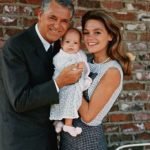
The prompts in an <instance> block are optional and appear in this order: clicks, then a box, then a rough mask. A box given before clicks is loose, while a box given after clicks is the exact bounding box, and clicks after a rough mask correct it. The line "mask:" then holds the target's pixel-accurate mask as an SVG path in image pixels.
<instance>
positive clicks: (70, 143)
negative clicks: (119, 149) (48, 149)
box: [60, 10, 131, 150]
mask: <svg viewBox="0 0 150 150" xmlns="http://www.w3.org/2000/svg"><path fill="white" fill-rule="evenodd" d="M82 30H83V39H84V42H85V45H86V47H87V49H88V52H89V53H91V54H93V59H92V60H91V62H90V63H89V65H90V70H91V78H92V79H93V82H92V84H91V86H90V87H89V89H88V91H86V92H85V96H84V97H83V101H82V105H81V107H80V109H79V113H80V117H81V119H80V118H79V119H77V120H75V121H74V126H78V127H81V128H82V134H81V135H79V136H77V137H75V138H74V137H71V136H70V135H68V134H67V133H64V132H63V133H62V134H61V141H60V149H61V150H107V144H106V139H105V137H104V133H103V128H102V121H103V119H104V117H105V116H106V115H107V113H108V112H109V110H110V109H111V107H112V106H113V104H114V102H115V101H116V99H117V97H118V96H119V94H120V92H121V90H122V84H123V74H125V75H130V73H131V67H130V66H131V65H130V64H131V63H130V59H129V57H128V56H127V55H126V54H125V52H124V51H123V49H121V35H120V29H119V26H118V25H117V22H116V21H115V20H114V18H112V17H111V16H110V15H108V13H106V12H105V11H102V10H95V11H89V12H87V13H86V14H85V15H84V16H83V18H82Z"/></svg>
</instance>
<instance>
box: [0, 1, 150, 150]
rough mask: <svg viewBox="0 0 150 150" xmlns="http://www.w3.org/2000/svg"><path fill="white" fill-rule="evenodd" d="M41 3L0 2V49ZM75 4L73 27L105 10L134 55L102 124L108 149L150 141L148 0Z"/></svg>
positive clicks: (29, 20) (30, 19)
mask: <svg viewBox="0 0 150 150" xmlns="http://www.w3.org/2000/svg"><path fill="white" fill-rule="evenodd" d="M40 2H41V1H40V0H0V48H1V47H2V45H3V44H4V42H5V40H6V39H8V38H9V37H10V36H12V35H14V34H15V33H17V32H20V31H21V30H23V29H25V28H27V27H28V26H30V25H32V24H33V23H34V22H35V21H36V19H37V18H36V14H37V10H38V8H39V5H40ZM74 3H75V8H76V14H75V18H74V24H75V26H80V19H81V16H82V15H83V14H84V13H85V11H87V10H89V9H99V8H104V9H106V10H107V11H108V12H109V13H111V14H113V15H114V16H115V17H116V18H117V20H118V21H119V22H120V23H121V24H122V35H123V40H124V47H125V48H126V49H127V50H129V51H131V52H132V53H133V54H134V55H135V56H136V59H135V61H134V62H133V73H132V76H131V77H125V80H124V89H123V91H122V93H121V95H120V97H119V98H118V100H117V102H116V103H115V105H114V107H113V108H112V109H111V111H110V113H109V114H108V115H107V117H106V119H105V121H104V124H105V133H106V136H107V140H108V144H109V149H110V150H111V149H112V150H114V149H115V148H116V147H117V146H118V145H122V144H125V143H139V142H150V63H149V62H150V0H74ZM143 149H144V148H143ZM145 149H150V147H149V148H148V147H147V148H145ZM140 150H142V148H140Z"/></svg>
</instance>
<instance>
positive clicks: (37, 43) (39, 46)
mask: <svg viewBox="0 0 150 150" xmlns="http://www.w3.org/2000/svg"><path fill="white" fill-rule="evenodd" d="M28 31H29V32H28V33H29V34H30V36H29V37H31V41H32V43H33V45H34V46H35V47H36V48H35V51H36V53H37V55H38V56H39V57H41V59H42V60H43V61H44V62H45V63H46V64H49V62H50V59H52V58H48V57H47V54H46V51H45V48H44V46H43V44H42V42H41V40H40V39H39V37H38V35H37V33H36V31H35V26H32V27H31V28H30V29H29V30H28ZM59 49H60V40H57V41H56V42H55V43H54V52H53V56H52V57H54V56H55V55H56V54H57V53H58V51H59Z"/></svg>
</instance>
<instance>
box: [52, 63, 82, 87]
mask: <svg viewBox="0 0 150 150" xmlns="http://www.w3.org/2000/svg"><path fill="white" fill-rule="evenodd" d="M83 68H84V62H80V63H77V64H73V65H70V66H68V67H66V68H64V69H63V70H62V72H61V73H60V74H59V76H58V77H57V78H56V79H55V81H56V83H57V85H58V87H59V88H62V87H64V86H66V85H69V84H73V83H75V82H77V81H78V80H79V78H80V77H81V74H82V72H83Z"/></svg>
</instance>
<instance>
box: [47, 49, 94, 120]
mask: <svg viewBox="0 0 150 150" xmlns="http://www.w3.org/2000/svg"><path fill="white" fill-rule="evenodd" d="M78 62H84V63H85V68H84V71H83V73H82V76H81V78H80V79H79V81H78V82H77V83H75V84H71V85H68V86H65V87H63V88H61V89H60V91H59V104H54V105H52V106H51V110H50V117H49V119H50V120H62V119H64V118H71V119H74V118H78V117H79V115H78V109H79V107H80V105H81V102H82V96H83V91H84V90H86V89H87V88H88V87H89V86H90V84H91V82H92V79H91V78H90V77H89V73H90V68H89V65H88V63H87V56H86V55H85V53H84V52H83V51H82V50H79V51H78V52H77V53H67V52H65V51H63V50H62V49H60V51H59V53H57V54H56V55H55V57H54V58H53V64H54V66H55V72H54V75H53V79H55V78H56V77H57V76H58V75H59V74H60V72H61V71H62V70H63V69H64V68H65V67H67V66H68V65H71V64H75V63H78Z"/></svg>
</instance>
